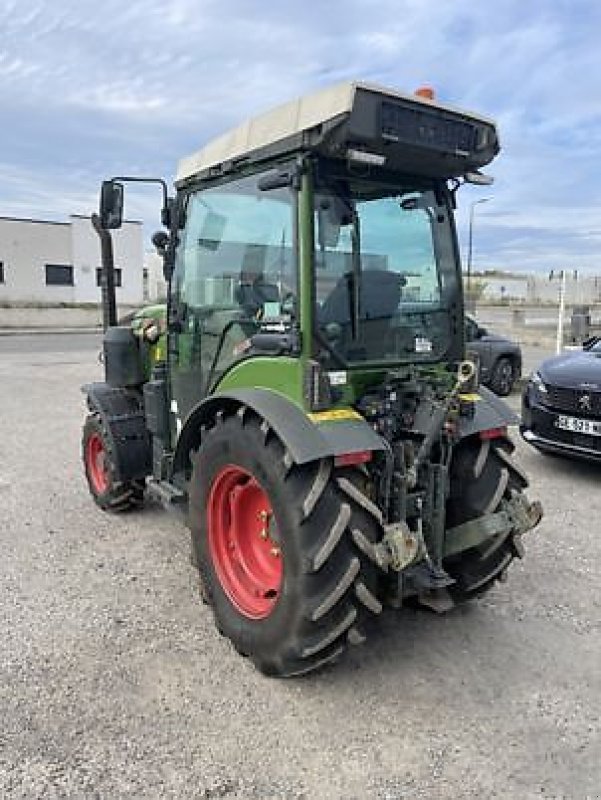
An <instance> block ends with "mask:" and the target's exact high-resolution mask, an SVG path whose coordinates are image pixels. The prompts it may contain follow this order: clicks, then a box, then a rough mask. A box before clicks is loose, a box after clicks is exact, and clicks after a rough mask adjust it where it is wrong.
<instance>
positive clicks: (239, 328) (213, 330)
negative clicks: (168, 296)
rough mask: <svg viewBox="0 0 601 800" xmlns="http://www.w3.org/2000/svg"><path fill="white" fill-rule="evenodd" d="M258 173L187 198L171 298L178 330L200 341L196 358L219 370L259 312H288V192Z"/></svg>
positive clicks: (291, 261) (292, 276)
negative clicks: (265, 187)
mask: <svg viewBox="0 0 601 800" xmlns="http://www.w3.org/2000/svg"><path fill="white" fill-rule="evenodd" d="M259 178H260V175H253V176H250V177H247V178H242V179H241V180H237V181H232V182H231V183H227V184H222V185H219V186H215V187H212V188H210V189H205V190H204V191H200V192H197V193H195V194H192V195H191V196H190V197H189V198H188V203H187V209H186V224H185V229H184V231H183V234H182V235H181V237H180V245H179V248H178V254H177V259H176V270H175V287H176V296H177V302H178V304H179V305H180V307H181V308H182V309H184V310H185V314H184V315H183V316H184V318H185V323H184V329H185V331H186V332H187V333H189V334H191V335H192V336H194V337H196V338H197V339H199V340H200V342H201V346H200V349H199V348H198V347H197V348H196V355H195V357H196V360H197V361H200V362H201V363H202V368H203V371H204V370H205V369H209V368H210V367H211V362H214V361H215V366H216V367H217V372H222V371H223V370H224V369H226V368H227V367H228V366H229V365H230V364H231V363H232V361H233V360H235V359H236V358H237V357H238V353H239V350H238V347H237V346H238V345H239V344H240V343H241V342H242V341H244V340H245V339H246V338H248V336H249V335H252V333H253V332H256V330H257V329H258V326H259V323H260V320H261V319H265V318H272V317H277V318H283V317H285V318H287V319H290V320H291V317H292V315H293V314H294V308H295V306H296V304H295V298H296V292H297V288H296V267H295V257H294V246H293V244H294V243H293V232H294V226H293V212H294V203H293V195H292V192H291V191H290V190H289V189H287V188H282V189H274V190H270V191H261V190H260V189H259V188H258V185H257V183H258V180H259Z"/></svg>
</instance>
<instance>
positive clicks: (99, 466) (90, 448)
mask: <svg viewBox="0 0 601 800" xmlns="http://www.w3.org/2000/svg"><path fill="white" fill-rule="evenodd" d="M86 465H87V467H88V475H89V476H90V481H91V482H92V487H93V489H94V491H95V492H96V493H97V494H104V492H106V490H107V489H108V486H109V475H108V470H107V467H106V450H105V447H104V442H103V441H102V436H100V434H98V433H93V434H92V435H91V436H90V438H89V439H88V441H87V443H86Z"/></svg>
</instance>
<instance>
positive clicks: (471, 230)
mask: <svg viewBox="0 0 601 800" xmlns="http://www.w3.org/2000/svg"><path fill="white" fill-rule="evenodd" d="M489 200H492V197H481V198H480V200H474V202H473V203H471V204H470V227H469V233H468V239H467V291H468V294H469V292H470V290H471V288H472V243H473V239H474V209H475V208H476V206H477V205H478V203H488V201H489Z"/></svg>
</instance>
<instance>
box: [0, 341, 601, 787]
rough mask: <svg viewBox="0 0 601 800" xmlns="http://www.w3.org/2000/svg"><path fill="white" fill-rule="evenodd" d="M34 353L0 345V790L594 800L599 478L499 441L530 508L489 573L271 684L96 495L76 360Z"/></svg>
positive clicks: (126, 521) (138, 524)
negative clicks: (528, 483) (314, 667)
mask: <svg viewBox="0 0 601 800" xmlns="http://www.w3.org/2000/svg"><path fill="white" fill-rule="evenodd" d="M32 347H33V348H34V349H32ZM35 347H36V345H33V346H27V347H23V348H22V350H23V352H21V353H19V352H15V351H18V350H19V347H17V346H15V343H14V342H13V343H12V344H11V348H10V349H11V350H12V352H9V351H6V350H5V351H0V402H1V408H2V414H1V415H0V499H1V500H2V510H3V513H2V515H1V518H0V547H1V552H2V568H1V570H0V624H1V630H2V632H3V635H2V640H1V641H2V643H1V645H0V678H1V680H0V797H3V798H4V797H10V798H15V800H16V799H17V798H27V800H32V798H41V797H43V798H64V797H69V798H71V797H73V798H78V797H83V798H111V800H116V798H122V797H135V798H178V799H181V798H290V799H291V800H292V798H324V800H328V798H361V799H363V798H382V799H383V800H384V799H387V800H393V799H394V800H400V799H401V798H407V800H409V799H410V798H411V799H412V800H413V798H429V799H430V798H453V800H456V799H457V798H520V799H521V798H538V797H545V798H596V797H601V744H600V736H599V734H600V723H599V712H600V707H601V672H600V669H599V665H600V657H601V640H600V630H599V629H600V627H601V625H600V620H601V590H600V586H601V580H600V579H601V566H600V565H601V536H600V535H599V534H600V533H601V523H600V522H599V520H600V519H601V492H600V491H599V479H600V478H601V468H597V467H593V466H588V465H585V464H578V463H575V462H569V461H562V460H559V459H551V458H545V457H543V456H540V455H538V454H537V453H535V452H534V451H532V450H530V449H529V448H528V447H527V446H526V445H525V444H523V443H519V444H518V448H519V455H520V458H521V462H522V464H523V466H524V467H525V468H526V469H527V470H528V472H529V473H530V475H531V477H532V488H531V495H532V496H534V497H539V498H540V499H541V500H542V501H543V503H544V506H545V511H546V517H545V520H544V522H543V523H542V524H541V526H540V527H539V528H538V530H537V531H536V532H534V533H532V534H529V538H528V540H527V541H526V547H527V557H526V558H525V559H524V561H522V562H519V563H517V564H515V565H514V566H513V568H512V570H511V574H510V577H509V581H508V582H507V583H506V584H504V585H500V586H499V587H498V588H495V589H494V590H493V591H492V592H491V593H490V594H489V595H488V596H487V597H486V598H485V599H483V600H481V601H479V602H478V603H475V604H473V605H472V606H470V607H466V608H462V609H458V610H456V611H454V612H453V613H451V614H449V615H446V616H443V617H437V616H435V615H432V614H430V613H427V612H425V611H423V612H422V611H415V610H409V609H404V610H402V611H400V612H392V611H390V612H386V613H385V614H384V615H383V618H382V619H381V620H380V621H379V622H378V624H377V625H376V626H375V628H374V630H373V632H372V635H371V637H370V639H369V640H368V642H367V644H366V645H365V646H363V647H361V648H355V649H353V650H352V651H351V652H350V654H349V656H348V657H347V658H346V660H344V661H342V662H341V663H340V664H338V665H336V666H334V667H331V668H329V669H327V670H326V671H324V672H322V673H320V674H318V675H314V676H312V677H309V678H305V679H299V680H289V681H274V680H269V679H266V678H263V677H261V676H260V675H259V674H257V673H256V672H255V671H254V670H253V669H252V668H251V667H250V665H249V664H248V663H247V662H245V661H244V660H243V659H241V658H240V657H239V656H237V655H236V654H235V653H234V652H233V650H232V649H231V647H230V646H229V645H228V643H227V642H226V641H225V640H224V639H222V638H220V637H219V635H218V634H217V633H216V631H215V630H214V628H213V625H212V621H211V615H210V613H209V611H208V609H207V608H206V607H204V606H202V605H201V603H200V602H199V598H198V592H197V586H196V581H195V575H194V572H193V570H192V568H191V566H190V560H189V539H188V535H187V532H186V529H185V528H184V527H183V526H182V525H181V524H180V523H179V522H178V520H177V519H176V518H175V517H172V516H171V515H169V514H167V513H166V512H164V511H162V510H161V509H159V508H158V507H148V508H146V509H144V510H142V511H140V512H136V513H132V514H129V515H127V516H121V517H111V516H108V515H106V514H103V513H102V512H100V511H99V510H97V509H96V507H95V506H94V505H93V504H92V502H91V500H90V498H89V496H88V494H87V489H86V487H85V485H84V480H83V478H82V471H81V467H80V461H79V439H80V429H81V422H82V419H83V410H84V407H83V398H82V396H81V395H80V394H79V391H78V387H79V385H80V384H81V383H83V382H86V381H89V380H91V379H95V378H99V377H100V371H99V370H100V368H99V366H98V364H97V363H96V361H95V355H94V352H93V350H91V349H90V348H86V349H83V347H82V350H78V349H77V341H75V345H74V344H73V341H70V343H69V345H68V347H67V345H65V346H64V350H65V352H59V351H58V350H56V349H55V350H54V352H52V351H50V348H47V349H48V352H36V350H35ZM57 347H60V344H59V345H57ZM38 349H40V350H41V349H43V348H42V347H41V346H39V347H38ZM44 349H45V348H44ZM67 350H68V351H67Z"/></svg>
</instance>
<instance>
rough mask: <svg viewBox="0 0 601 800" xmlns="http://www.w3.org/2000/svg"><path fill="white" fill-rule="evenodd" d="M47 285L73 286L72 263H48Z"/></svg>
mask: <svg viewBox="0 0 601 800" xmlns="http://www.w3.org/2000/svg"><path fill="white" fill-rule="evenodd" d="M45 267H46V286H73V285H74V284H73V267H72V266H71V265H70V264H46V265H45Z"/></svg>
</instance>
